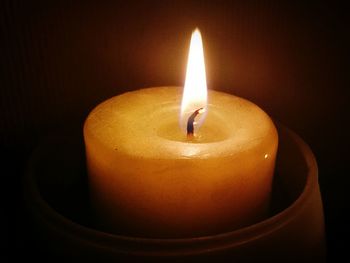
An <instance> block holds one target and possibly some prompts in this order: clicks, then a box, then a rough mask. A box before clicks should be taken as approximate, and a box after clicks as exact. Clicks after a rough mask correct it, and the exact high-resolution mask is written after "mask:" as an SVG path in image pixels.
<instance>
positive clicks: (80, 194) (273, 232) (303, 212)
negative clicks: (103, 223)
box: [23, 125, 326, 262]
mask: <svg viewBox="0 0 350 263" xmlns="http://www.w3.org/2000/svg"><path fill="white" fill-rule="evenodd" d="M277 128H278V133H279V150H278V155H277V161H276V170H275V176H274V184H273V192H272V203H271V209H270V210H271V211H270V215H269V217H268V218H267V219H265V220H263V221H261V222H259V223H256V224H253V225H250V226H247V227H244V228H241V229H238V230H234V231H231V232H226V233H218V234H216V235H210V236H203V237H195V238H181V239H171V238H168V239H166V238H164V239H155V238H142V237H131V236H127V235H116V234H111V233H106V232H103V231H101V230H99V229H98V228H97V227H96V225H95V224H94V220H93V218H94V216H93V213H92V212H91V211H90V202H89V193H88V182H87V173H86V170H85V169H86V168H85V154H84V144H83V139H82V135H81V134H78V135H76V136H75V135H73V134H72V133H67V135H66V136H65V135H62V134H61V135H60V136H53V137H51V138H49V139H47V140H46V141H44V142H43V143H42V144H41V145H40V146H39V147H38V148H37V149H36V151H34V153H33V155H32V157H31V159H30V161H29V166H28V169H27V173H26V175H25V176H24V183H23V188H24V200H25V207H26V208H27V209H26V210H27V211H28V215H29V218H30V220H28V221H27V223H28V224H29V225H28V226H29V227H31V228H32V233H33V235H32V236H33V237H31V238H32V239H35V242H36V244H37V245H36V246H35V248H33V249H34V250H36V249H37V251H36V252H37V253H38V254H40V253H43V247H44V248H45V250H46V251H45V253H47V254H48V255H49V257H51V258H52V259H56V260H57V259H59V260H60V259H61V260H64V259H68V258H69V259H75V260H79V261H82V260H87V261H98V262H109V261H112V260H113V261H116V262H135V261H139V262H228V261H232V262H305V261H309V262H325V260H326V259H325V251H326V249H325V237H324V235H325V232H324V218H323V208H322V201H321V195H320V190H319V185H318V177H317V164H316V161H315V158H314V156H313V154H312V152H311V150H310V149H309V147H308V146H307V145H306V144H305V143H304V142H303V141H302V140H301V139H300V138H299V137H298V136H297V135H296V134H295V133H294V132H292V131H291V130H289V129H288V128H286V127H284V126H282V125H277ZM198 220H204V219H203V218H199V219H198ZM34 236H35V237H34ZM36 252H34V253H36Z"/></svg>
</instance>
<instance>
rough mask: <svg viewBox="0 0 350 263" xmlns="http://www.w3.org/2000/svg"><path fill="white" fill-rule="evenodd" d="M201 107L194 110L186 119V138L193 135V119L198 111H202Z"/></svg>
mask: <svg viewBox="0 0 350 263" xmlns="http://www.w3.org/2000/svg"><path fill="white" fill-rule="evenodd" d="M203 110H204V109H203V108H199V109H197V110H195V111H194V112H193V113H192V114H191V116H190V117H189V118H188V120H187V138H189V139H192V138H193V136H194V119H195V118H196V117H197V115H198V114H199V113H202V112H203Z"/></svg>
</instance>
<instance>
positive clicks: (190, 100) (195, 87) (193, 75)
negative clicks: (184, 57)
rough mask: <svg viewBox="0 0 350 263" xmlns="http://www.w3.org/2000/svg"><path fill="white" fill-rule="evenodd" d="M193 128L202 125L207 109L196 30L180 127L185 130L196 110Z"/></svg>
mask: <svg viewBox="0 0 350 263" xmlns="http://www.w3.org/2000/svg"><path fill="white" fill-rule="evenodd" d="M201 108H202V109H203V110H201V111H200V112H199V114H198V116H197V117H196V120H195V122H194V128H195V129H198V127H199V126H200V125H201V124H202V123H203V121H204V118H205V115H206V112H207V111H206V109H207V81H206V75H205V64H204V52H203V43H202V36H201V33H200V32H199V30H198V29H196V30H194V31H193V33H192V38H191V44H190V50H189V55H188V62H187V70H186V80H185V87H184V91H183V96H182V103H181V115H180V126H181V128H182V129H183V130H186V125H187V121H188V118H189V117H190V116H191V115H192V114H193V113H194V112H195V111H196V110H198V109H201Z"/></svg>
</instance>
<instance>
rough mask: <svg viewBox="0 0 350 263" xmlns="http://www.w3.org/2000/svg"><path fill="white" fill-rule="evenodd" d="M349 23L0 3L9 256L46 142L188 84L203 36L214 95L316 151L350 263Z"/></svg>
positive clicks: (331, 230) (331, 12) (334, 232)
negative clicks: (101, 112)
mask: <svg viewBox="0 0 350 263" xmlns="http://www.w3.org/2000/svg"><path fill="white" fill-rule="evenodd" d="M72 2H73V1H72ZM347 16H348V14H347V13H346V8H345V5H343V4H341V3H339V2H330V1H329V2H326V1H324V2H322V1H319V2H308V3H295V2H294V1H290V2H289V3H287V2H281V1H255V2H245V1H208V2H204V1H130V0H129V1H105V2H102V1H98V2H96V3H94V2H93V1H74V3H69V2H68V1H67V2H66V1H24V0H23V1H21V0H14V1H10V0H8V1H0V26H1V28H0V30H1V31H0V32H1V42H0V47H1V51H0V52H1V53H0V56H1V71H0V72H1V75H0V76H1V82H0V151H1V156H0V157H1V161H0V164H1V167H0V169H1V179H0V180H1V182H0V190H1V195H0V197H1V199H0V200H1V201H0V204H1V210H0V212H1V220H2V221H3V223H2V224H1V239H2V241H4V243H5V246H2V248H3V249H4V251H3V252H1V255H2V256H4V257H5V258H7V257H9V258H10V259H13V258H15V256H16V255H18V254H19V253H21V252H25V251H26V249H28V247H26V246H25V245H23V242H21V240H20V239H21V238H20V236H21V235H18V233H17V232H18V228H17V225H18V221H21V220H23V218H20V217H21V216H20V215H21V188H20V178H21V176H22V174H23V171H24V169H25V163H26V161H27V159H28V157H29V155H30V153H31V151H32V149H33V148H34V147H35V145H36V144H37V143H38V142H39V141H40V139H41V138H43V137H44V136H46V135H47V134H50V133H53V132H55V131H58V130H60V129H63V128H65V127H67V126H71V125H73V126H77V127H82V124H83V121H84V119H85V117H86V116H87V114H88V112H89V111H90V110H91V109H92V108H93V107H94V106H95V105H97V104H98V103H99V102H101V101H103V100H105V99H107V98H109V97H111V96H113V95H116V94H119V93H122V92H124V91H127V90H135V89H140V88H143V87H149V86H161V85H182V84H183V82H184V76H185V65H186V59H187V52H188V45H189V39H190V34H191V31H192V30H193V29H194V28H195V27H196V26H198V27H199V28H200V29H201V31H202V35H203V39H204V48H205V55H206V64H207V79H208V85H209V88H212V89H216V90H222V91H225V92H229V93H232V94H235V95H238V96H241V97H244V98H247V99H249V100H251V101H253V102H255V103H256V104H258V105H259V106H260V107H262V108H263V109H264V110H265V111H266V112H267V113H269V114H270V115H271V116H272V117H273V118H275V119H276V120H279V121H281V122H282V123H284V124H285V125H287V126H288V127H289V128H291V129H292V130H294V131H296V132H297V133H298V134H299V135H300V136H301V137H302V138H303V139H304V140H305V141H306V142H307V143H308V144H309V145H310V147H311V148H312V150H313V152H314V154H315V155H316V158H317V161H318V165H319V181H320V187H321V192H322V196H323V202H324V210H325V219H326V230H327V240H328V250H329V259H330V260H329V261H330V262H332V261H335V260H336V259H340V258H341V257H342V256H345V257H346V258H347V259H349V257H348V256H347V254H348V253H347V248H348V246H349V241H348V240H347V239H348V236H349V234H350V233H349V232H350V231H349V230H350V227H349V224H348V222H349V220H350V217H349V215H348V211H347V210H348V208H349V205H348V202H349V201H350V198H349V194H348V192H349V191H348V188H349V186H348V183H349V182H350V179H349V176H350V174H349V172H348V170H347V169H346V168H347V164H348V163H349V161H350V159H349V152H348V148H349V143H348V137H347V136H348V127H349V124H348V122H349V109H348V101H349V98H350V96H349V93H350V92H349V88H350V87H349V85H348V76H347V75H348V74H349V56H348V55H349V54H348V53H349V48H350V45H349V41H348V39H347V37H348V35H349V33H350V32H349V29H348V28H349V26H348V25H349V23H348V22H349V19H348V18H347ZM16 233H17V234H16ZM0 260H1V258H0Z"/></svg>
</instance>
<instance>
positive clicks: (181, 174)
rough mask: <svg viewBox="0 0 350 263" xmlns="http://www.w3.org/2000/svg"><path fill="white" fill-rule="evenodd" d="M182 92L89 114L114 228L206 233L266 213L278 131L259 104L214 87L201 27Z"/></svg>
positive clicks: (120, 101) (90, 160) (98, 176)
mask: <svg viewBox="0 0 350 263" xmlns="http://www.w3.org/2000/svg"><path fill="white" fill-rule="evenodd" d="M181 97H182V96H181V89H180V88H178V87H156V88H147V89H141V90H137V91H133V92H127V93H124V94H122V95H119V96H115V97H113V98H110V99H108V100H106V101H104V102H103V103H101V104H100V105H98V106H97V107H96V108H95V109H94V110H93V111H92V112H91V113H90V114H89V116H88V117H87V119H86V121H85V125H84V140H85V147H86V158H87V169H88V174H89V186H90V192H91V200H92V204H93V207H94V209H95V211H96V214H97V217H98V220H99V221H100V223H101V225H102V226H103V227H105V229H107V230H108V231H112V232H115V233H127V234H130V235H135V236H148V237H190V236H203V235H208V234H213V233H220V232H223V231H229V230H234V229H237V228H239V227H242V226H246V225H249V224H252V223H254V222H257V221H259V220H261V219H262V218H264V216H266V213H267V211H268V205H269V198H270V192H271V184H272V178H273V172H274V163H275V156H276V151H277V145H278V136H277V131H276V128H275V127H274V125H273V122H272V121H271V119H270V118H269V117H268V115H267V114H266V113H264V111H262V110H261V109H260V108H259V107H258V106H256V105H255V104H253V103H252V102H249V101H247V100H245V99H242V98H239V97H236V96H233V95H230V94H226V93H222V92H217V91H212V90H210V91H209V92H207V90H206V80H205V66H204V56H203V49H202V41H201V36H200V33H199V31H195V32H194V33H193V35H192V40H191V45H190V52H189V59H188V66H187V72H186V81H185V88H184V92H183V98H181ZM207 99H208V102H207ZM179 112H180V113H181V116H180V117H178V116H179ZM178 119H179V120H178ZM179 122H180V124H179Z"/></svg>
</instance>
